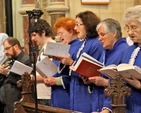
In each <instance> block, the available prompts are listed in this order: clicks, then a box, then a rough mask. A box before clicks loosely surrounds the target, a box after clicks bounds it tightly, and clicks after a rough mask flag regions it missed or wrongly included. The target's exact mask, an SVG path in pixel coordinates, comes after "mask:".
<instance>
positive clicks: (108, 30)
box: [87, 18, 128, 113]
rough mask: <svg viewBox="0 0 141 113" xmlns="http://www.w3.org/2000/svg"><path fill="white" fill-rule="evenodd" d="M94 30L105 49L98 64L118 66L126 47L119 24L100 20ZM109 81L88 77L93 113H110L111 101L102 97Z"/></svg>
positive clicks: (110, 19) (105, 77)
mask: <svg viewBox="0 0 141 113" xmlns="http://www.w3.org/2000/svg"><path fill="white" fill-rule="evenodd" d="M96 30H97V32H98V35H99V40H100V41H101V43H102V45H103V48H105V50H104V51H103V54H102V55H101V58H100V62H102V63H103V65H104V66H108V65H110V64H115V65H118V64H120V63H121V59H122V54H123V51H124V49H126V48H127V47H128V44H127V43H126V39H125V38H122V32H121V26H120V24H119V22H118V21H117V20H114V19H112V18H107V19H105V20H102V21H101V22H100V23H99V24H98V25H97V28H96ZM123 48H124V49H123ZM109 79H110V78H109V77H107V76H105V75H103V74H101V75H100V76H94V77H90V78H89V79H88V81H89V82H90V83H93V92H92V111H93V113H99V112H100V113H110V112H112V109H111V102H112V100H111V99H110V98H106V96H105V95H104V89H105V87H107V86H108V84H109ZM88 81H87V82H88Z"/></svg>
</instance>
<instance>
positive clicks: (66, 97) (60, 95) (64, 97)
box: [51, 39, 81, 109]
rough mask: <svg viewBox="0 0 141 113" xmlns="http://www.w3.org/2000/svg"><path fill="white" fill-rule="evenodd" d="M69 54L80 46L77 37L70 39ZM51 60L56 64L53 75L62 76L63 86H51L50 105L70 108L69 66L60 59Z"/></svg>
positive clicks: (73, 52) (74, 52)
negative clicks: (56, 69)
mask: <svg viewBox="0 0 141 113" xmlns="http://www.w3.org/2000/svg"><path fill="white" fill-rule="evenodd" d="M69 44H70V50H69V54H70V55H71V56H73V55H75V54H76V52H77V50H78V49H79V45H80V46H81V42H80V41H79V40H78V39H75V40H73V41H71V42H70V43H69ZM53 62H54V63H55V64H56V65H57V66H58V73H56V74H55V75H54V77H62V83H63V86H57V85H55V86H52V89H51V106H53V107H59V108H65V109H70V76H69V66H68V65H63V64H61V63H60V61H55V60H53ZM59 68H60V69H59Z"/></svg>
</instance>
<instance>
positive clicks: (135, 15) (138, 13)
mask: <svg viewBox="0 0 141 113" xmlns="http://www.w3.org/2000/svg"><path fill="white" fill-rule="evenodd" d="M122 20H123V22H124V23H127V22H128V21H130V20H137V21H138V22H139V23H141V5H136V6H134V7H130V8H128V9H127V10H126V11H125V12H124V14H123V18H122Z"/></svg>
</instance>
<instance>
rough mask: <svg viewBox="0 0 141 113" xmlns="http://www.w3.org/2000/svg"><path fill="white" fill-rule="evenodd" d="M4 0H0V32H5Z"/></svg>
mask: <svg viewBox="0 0 141 113" xmlns="http://www.w3.org/2000/svg"><path fill="white" fill-rule="evenodd" d="M4 1H5V0H0V7H1V10H0V15H1V18H0V32H6V28H5V18H6V17H5V2H4Z"/></svg>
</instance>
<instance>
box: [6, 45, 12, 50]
mask: <svg viewBox="0 0 141 113" xmlns="http://www.w3.org/2000/svg"><path fill="white" fill-rule="evenodd" d="M13 46H14V45H11V46H9V47H6V48H4V51H7V50H9V49H10V48H11V47H13Z"/></svg>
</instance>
